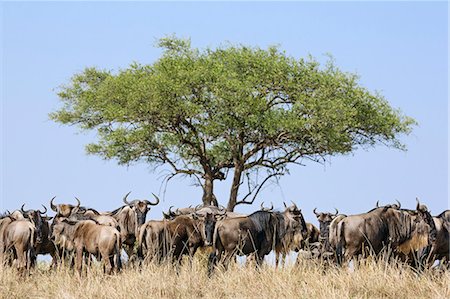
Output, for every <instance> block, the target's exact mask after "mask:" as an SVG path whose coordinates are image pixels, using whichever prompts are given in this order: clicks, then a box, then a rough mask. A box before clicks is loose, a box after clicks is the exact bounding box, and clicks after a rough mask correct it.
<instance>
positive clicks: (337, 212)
mask: <svg viewBox="0 0 450 299" xmlns="http://www.w3.org/2000/svg"><path fill="white" fill-rule="evenodd" d="M334 209H335V210H336V214H334V216H337V215H338V214H339V211H338V209H336V208H334Z"/></svg>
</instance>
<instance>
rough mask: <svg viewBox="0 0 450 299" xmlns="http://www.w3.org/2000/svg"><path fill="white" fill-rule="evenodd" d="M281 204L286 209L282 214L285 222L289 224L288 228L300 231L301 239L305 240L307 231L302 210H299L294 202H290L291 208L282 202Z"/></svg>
mask: <svg viewBox="0 0 450 299" xmlns="http://www.w3.org/2000/svg"><path fill="white" fill-rule="evenodd" d="M283 204H284V207H285V208H286V209H285V211H284V213H283V214H284V217H285V220H287V221H289V222H291V224H290V226H291V227H292V228H294V229H298V230H300V231H301V234H302V237H303V239H306V238H307V237H308V230H307V227H306V222H305V219H304V218H303V214H302V210H301V209H299V208H298V207H297V205H296V204H295V203H294V202H292V205H291V206H287V205H286V203H284V202H283Z"/></svg>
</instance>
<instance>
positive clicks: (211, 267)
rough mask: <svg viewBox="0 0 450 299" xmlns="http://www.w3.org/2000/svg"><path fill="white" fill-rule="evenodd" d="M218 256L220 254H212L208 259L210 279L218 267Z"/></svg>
mask: <svg viewBox="0 0 450 299" xmlns="http://www.w3.org/2000/svg"><path fill="white" fill-rule="evenodd" d="M218 256H220V254H216V253H215V252H211V253H210V254H209V257H208V277H211V275H212V273H213V271H214V268H215V267H216V264H217V260H218Z"/></svg>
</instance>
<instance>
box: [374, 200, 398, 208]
mask: <svg viewBox="0 0 450 299" xmlns="http://www.w3.org/2000/svg"><path fill="white" fill-rule="evenodd" d="M396 202H397V203H394V204H388V205H385V206H380V205H379V201H378V200H377V203H376V204H375V208H376V209H378V208H385V209H388V208H392V209H396V210H399V209H401V207H402V205H401V203H400V202H399V201H398V200H396Z"/></svg>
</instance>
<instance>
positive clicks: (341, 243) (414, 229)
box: [330, 205, 431, 264]
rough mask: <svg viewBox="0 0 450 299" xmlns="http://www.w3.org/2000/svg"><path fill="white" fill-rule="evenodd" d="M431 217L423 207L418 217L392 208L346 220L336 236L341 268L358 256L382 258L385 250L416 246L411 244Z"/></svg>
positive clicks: (386, 207) (388, 207)
mask: <svg viewBox="0 0 450 299" xmlns="http://www.w3.org/2000/svg"><path fill="white" fill-rule="evenodd" d="M429 217H431V215H429V213H428V211H427V210H426V209H422V208H421V207H419V205H418V207H417V214H416V215H412V213H411V211H406V210H401V209H398V207H392V206H391V205H388V206H385V207H380V208H375V209H372V210H371V211H369V212H367V213H363V214H358V215H351V216H347V217H345V218H343V219H342V220H341V221H340V222H339V223H338V225H337V232H336V235H337V240H336V244H337V245H336V256H337V259H338V263H339V264H341V263H342V261H343V258H345V260H350V259H351V258H352V257H354V256H356V255H359V254H363V255H364V254H366V253H367V252H366V251H367V250H369V251H370V252H371V253H374V254H378V253H380V252H381V251H382V250H383V249H388V250H392V251H393V252H396V251H398V250H399V249H401V248H402V247H401V246H402V245H403V246H405V244H407V243H408V242H410V243H409V244H410V245H412V243H411V241H412V240H416V238H418V234H421V233H422V231H421V227H422V224H424V223H425V224H427V222H429ZM427 219H428V220H427ZM426 233H427V234H428V232H426ZM330 237H331V236H330ZM413 243H415V241H414V242H413ZM403 248H404V247H403ZM414 250H416V248H414ZM402 251H403V250H402Z"/></svg>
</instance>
